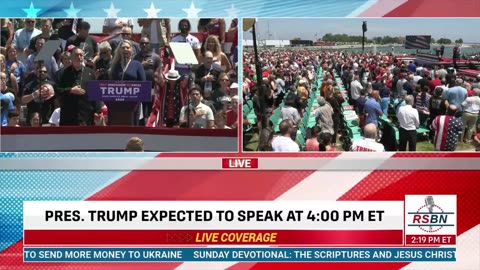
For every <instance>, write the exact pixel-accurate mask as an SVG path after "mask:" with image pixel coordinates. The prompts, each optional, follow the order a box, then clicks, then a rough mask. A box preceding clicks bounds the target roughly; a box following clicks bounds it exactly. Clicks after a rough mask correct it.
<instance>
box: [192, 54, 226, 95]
mask: <svg viewBox="0 0 480 270" xmlns="http://www.w3.org/2000/svg"><path fill="white" fill-rule="evenodd" d="M222 72H223V69H222V68H221V67H220V66H218V65H214V64H213V54H212V52H211V51H206V52H205V54H204V57H203V64H201V65H200V66H199V67H198V69H197V71H195V83H196V84H198V85H200V87H201V88H202V95H203V96H204V97H205V96H207V97H208V96H209V94H210V93H206V92H209V91H212V90H213V89H215V88H218V87H219V84H218V75H220V73H222Z"/></svg>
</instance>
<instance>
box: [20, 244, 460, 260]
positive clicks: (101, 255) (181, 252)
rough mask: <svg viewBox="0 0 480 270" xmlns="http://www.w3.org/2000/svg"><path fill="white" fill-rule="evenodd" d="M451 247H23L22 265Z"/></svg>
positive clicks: (421, 254) (428, 255) (363, 256)
mask: <svg viewBox="0 0 480 270" xmlns="http://www.w3.org/2000/svg"><path fill="white" fill-rule="evenodd" d="M455 252H456V249H455V248H237V247H232V248H199V247H197V248H94V247H89V248H45V247H41V248H40V247H38V248H30V247H28V248H24V253H23V260H24V262H454V261H455V260H456V254H455Z"/></svg>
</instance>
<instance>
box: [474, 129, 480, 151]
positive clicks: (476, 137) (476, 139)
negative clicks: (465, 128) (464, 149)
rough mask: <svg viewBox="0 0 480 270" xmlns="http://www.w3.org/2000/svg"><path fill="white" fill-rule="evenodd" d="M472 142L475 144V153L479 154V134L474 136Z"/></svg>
mask: <svg viewBox="0 0 480 270" xmlns="http://www.w3.org/2000/svg"><path fill="white" fill-rule="evenodd" d="M473 141H474V142H475V151H477V152H480V132H479V133H477V134H475V136H474V137H473Z"/></svg>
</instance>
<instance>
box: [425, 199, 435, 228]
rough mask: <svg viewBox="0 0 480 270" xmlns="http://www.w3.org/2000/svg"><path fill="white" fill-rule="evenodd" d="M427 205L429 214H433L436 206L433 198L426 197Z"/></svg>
mask: <svg viewBox="0 0 480 270" xmlns="http://www.w3.org/2000/svg"><path fill="white" fill-rule="evenodd" d="M425 205H426V206H427V209H428V212H430V213H432V212H433V207H434V206H435V202H434V201H433V197H432V196H427V197H425ZM430 230H432V226H430Z"/></svg>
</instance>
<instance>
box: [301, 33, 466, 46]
mask: <svg viewBox="0 0 480 270" xmlns="http://www.w3.org/2000/svg"><path fill="white" fill-rule="evenodd" d="M292 40H301V38H294V39H292ZM317 41H325V42H338V43H362V36H350V35H347V34H332V33H327V34H325V35H324V36H323V37H322V38H319V39H318V40H317ZM454 42H455V43H463V39H461V38H459V39H456V40H455V41H454ZM365 43H375V44H392V43H396V44H403V43H405V37H391V36H383V37H374V38H371V39H369V38H365ZM431 43H438V44H445V45H448V44H452V40H451V39H448V38H439V39H438V40H435V39H434V38H432V39H431Z"/></svg>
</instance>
